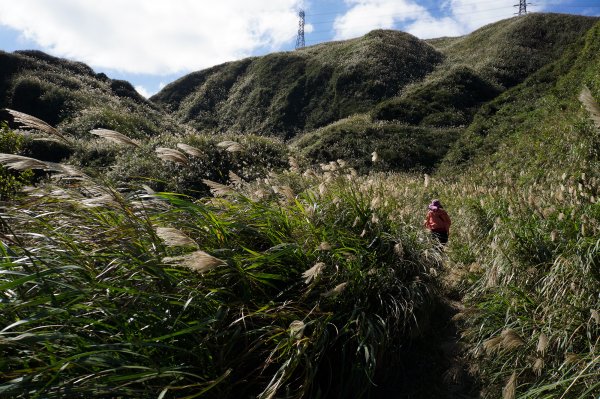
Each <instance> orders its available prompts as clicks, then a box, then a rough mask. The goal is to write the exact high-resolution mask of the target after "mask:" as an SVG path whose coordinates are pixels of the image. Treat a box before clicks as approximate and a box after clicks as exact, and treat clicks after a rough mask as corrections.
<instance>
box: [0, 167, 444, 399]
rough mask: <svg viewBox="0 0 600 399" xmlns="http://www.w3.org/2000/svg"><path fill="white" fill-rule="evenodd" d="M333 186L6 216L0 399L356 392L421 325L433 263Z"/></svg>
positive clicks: (424, 245) (23, 207)
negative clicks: (8, 398)
mask: <svg viewBox="0 0 600 399" xmlns="http://www.w3.org/2000/svg"><path fill="white" fill-rule="evenodd" d="M327 173H328V174H327V175H326V176H325V175H324V174H323V173H321V172H312V173H309V174H308V175H306V176H303V175H301V174H300V173H292V172H290V173H288V174H283V175H272V176H269V177H268V178H267V179H265V180H261V181H260V182H255V183H253V184H246V183H244V182H243V181H242V180H241V179H237V178H235V175H232V180H234V181H233V182H232V184H231V186H230V189H229V190H228V191H227V193H226V195H225V196H223V197H215V198H204V199H200V200H193V199H191V198H188V197H185V196H182V195H179V194H175V193H153V192H151V191H150V192H148V191H147V190H131V189H128V190H123V189H117V188H113V187H110V186H106V185H104V184H97V183H95V182H94V181H93V180H92V179H85V180H80V181H69V182H68V184H66V185H64V186H62V187H57V186H55V185H54V184H52V185H50V184H49V185H46V186H44V185H41V186H39V187H37V188H35V189H32V190H29V191H28V193H27V194H28V195H27V196H24V197H23V198H21V199H20V200H19V201H15V202H13V203H10V204H4V205H3V207H2V213H1V215H0V222H1V225H0V308H1V310H2V311H1V312H0V350H1V351H2V353H3V356H2V359H1V360H0V372H1V374H0V397H15V398H19V397H23V398H29V397H40V398H42V397H43V398H64V397H136V398H138V397H160V398H195V397H215V398H217V397H218V398H222V397H260V398H275V397H286V398H293V397H298V398H300V397H331V398H335V397H340V398H345V397H361V396H365V395H367V394H368V393H369V391H370V390H371V388H372V387H373V382H374V381H375V380H376V379H377V377H378V375H380V374H382V373H386V372H389V371H390V370H388V368H389V367H390V365H391V364H393V362H394V361H395V359H396V358H397V356H398V354H399V353H400V352H401V350H402V348H403V346H404V345H407V344H409V343H410V342H411V340H413V339H415V337H418V336H419V335H420V334H421V333H423V332H424V331H425V330H426V328H427V323H426V322H425V316H424V315H426V314H427V312H428V309H430V308H431V307H432V304H433V302H434V301H435V298H436V296H437V295H438V285H437V283H436V279H435V275H436V274H437V272H436V270H439V268H440V254H439V252H438V251H437V250H435V249H432V247H431V245H430V243H429V241H428V240H427V239H426V238H427V237H425V236H424V235H423V233H422V232H421V230H420V228H419V227H415V226H413V225H411V224H410V223H406V222H405V221H404V222H403V221H402V218H401V217H400V218H398V216H397V215H396V214H395V213H394V212H392V211H393V209H394V208H393V207H392V206H391V204H390V203H386V201H385V200H384V199H383V198H384V197H385V195H384V194H385V192H384V187H383V186H382V185H381V184H380V182H379V181H377V180H367V179H357V178H356V176H355V175H353V174H352V173H351V171H348V170H345V169H344V168H340V169H339V170H336V171H335V172H331V171H328V172H327ZM322 183H324V184H325V187H324V188H323V192H322V193H321V190H320V189H319V186H320V184H322ZM220 188H221V189H222V188H223V187H220ZM260 190H262V191H263V195H262V196H261V197H260V199H259V198H257V197H256V196H254V193H255V192H257V191H260ZM376 198H379V199H376Z"/></svg>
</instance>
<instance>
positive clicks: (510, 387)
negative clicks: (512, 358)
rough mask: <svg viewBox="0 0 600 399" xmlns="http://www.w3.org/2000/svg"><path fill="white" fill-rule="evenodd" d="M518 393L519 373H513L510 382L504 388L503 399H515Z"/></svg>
mask: <svg viewBox="0 0 600 399" xmlns="http://www.w3.org/2000/svg"><path fill="white" fill-rule="evenodd" d="M516 393H517V373H516V372H514V371H513V373H512V375H511V376H510V378H509V379H508V382H507V383H506V385H505V386H504V388H502V399H515V395H516Z"/></svg>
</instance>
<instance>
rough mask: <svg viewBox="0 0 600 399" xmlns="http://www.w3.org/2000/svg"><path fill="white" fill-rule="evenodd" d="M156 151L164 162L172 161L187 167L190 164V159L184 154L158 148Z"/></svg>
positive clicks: (171, 149)
mask: <svg viewBox="0 0 600 399" xmlns="http://www.w3.org/2000/svg"><path fill="white" fill-rule="evenodd" d="M155 151H156V156H157V157H159V158H160V159H162V160H163V161H171V162H175V163H179V164H181V165H187V164H188V163H189V160H188V157H186V156H185V154H184V153H182V152H181V151H178V150H175V149H173V148H164V147H158V148H157V149H156V150H155Z"/></svg>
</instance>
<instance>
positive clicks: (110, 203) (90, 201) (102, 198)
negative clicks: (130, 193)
mask: <svg viewBox="0 0 600 399" xmlns="http://www.w3.org/2000/svg"><path fill="white" fill-rule="evenodd" d="M79 202H80V203H81V204H83V205H85V206H87V207H89V208H96V207H99V206H105V207H111V208H112V207H116V206H118V205H119V204H118V202H117V201H115V197H114V196H112V195H110V194H102V195H99V196H97V197H93V198H86V199H84V200H81V201H79Z"/></svg>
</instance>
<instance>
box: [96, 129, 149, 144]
mask: <svg viewBox="0 0 600 399" xmlns="http://www.w3.org/2000/svg"><path fill="white" fill-rule="evenodd" d="M90 133H91V134H93V135H96V136H98V137H102V138H103V139H106V140H109V141H112V142H113V143H117V144H125V145H130V146H132V147H136V148H139V147H140V145H139V144H138V143H136V142H135V141H133V140H132V139H130V138H129V137H127V136H125V135H124V134H122V133H119V132H117V131H115V130H109V129H93V130H90Z"/></svg>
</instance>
